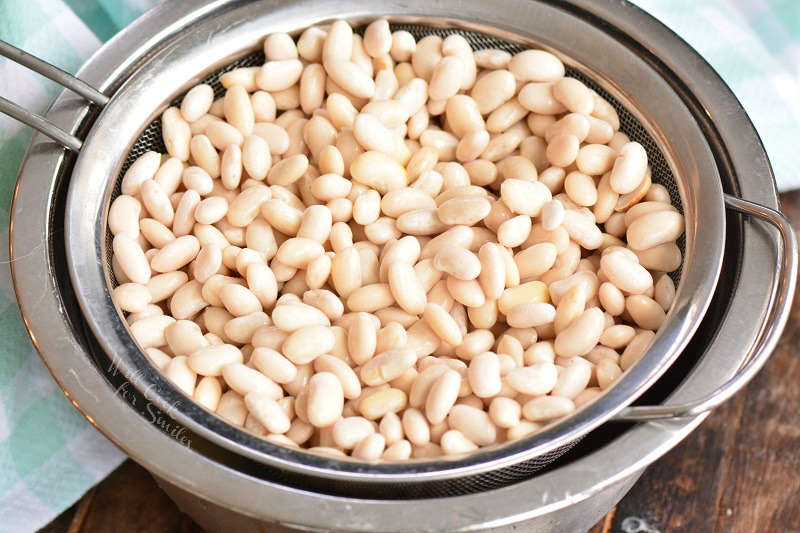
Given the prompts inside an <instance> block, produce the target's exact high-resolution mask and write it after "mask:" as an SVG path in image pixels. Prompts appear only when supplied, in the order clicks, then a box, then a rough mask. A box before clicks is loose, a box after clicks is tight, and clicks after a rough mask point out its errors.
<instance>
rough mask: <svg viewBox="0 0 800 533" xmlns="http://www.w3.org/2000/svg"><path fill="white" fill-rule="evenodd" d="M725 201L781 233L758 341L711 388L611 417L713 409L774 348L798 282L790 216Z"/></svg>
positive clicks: (680, 414) (625, 418) (684, 413)
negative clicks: (696, 396) (684, 398)
mask: <svg viewBox="0 0 800 533" xmlns="http://www.w3.org/2000/svg"><path fill="white" fill-rule="evenodd" d="M725 203H726V205H727V206H728V208H729V209H732V210H733V211H736V212H738V213H741V214H743V215H746V216H752V217H755V218H758V219H760V220H762V221H764V222H766V223H768V224H770V225H772V226H773V227H774V228H775V229H776V230H778V232H779V234H780V240H779V241H778V249H777V252H776V255H775V278H774V280H773V282H772V286H771V287H770V291H769V304H768V311H767V313H768V317H769V318H768V319H767V320H765V321H764V322H762V323H761V326H760V328H759V339H758V341H757V342H756V343H755V344H753V345H752V346H751V347H750V349H749V350H748V351H747V353H746V354H745V356H744V360H745V361H746V362H745V364H744V365H743V366H742V368H741V369H740V370H739V371H737V372H736V375H734V376H733V377H732V378H730V379H729V380H728V381H726V382H724V383H723V384H721V385H720V386H719V387H717V388H716V389H715V390H714V391H713V392H711V393H709V394H706V395H705V396H703V397H702V398H700V399H697V400H693V401H691V402H686V403H683V404H677V405H673V404H669V405H657V406H643V405H642V406H635V407H626V408H625V409H623V410H622V411H620V412H619V413H618V414H617V415H616V416H615V417H614V420H620V421H629V422H647V421H650V420H663V419H669V418H682V417H693V416H697V415H699V414H702V413H705V412H707V411H711V410H712V409H716V408H717V407H719V406H720V405H722V404H723V403H724V402H725V401H727V400H728V399H729V398H730V397H731V396H733V395H734V394H736V393H737V392H738V391H739V390H740V389H741V388H742V387H744V386H745V385H746V384H747V383H748V382H749V381H750V380H751V379H753V377H754V376H755V374H756V373H757V372H758V371H759V370H760V369H761V367H762V366H764V363H766V362H767V359H769V356H770V355H771V354H772V350H774V349H775V345H776V343H777V342H778V339H779V338H780V335H781V332H782V331H783V328H784V326H785V325H786V321H787V320H788V319H789V313H790V311H791V306H789V305H786V302H787V301H789V302H791V300H792V297H793V296H794V293H795V289H796V286H797V260H798V259H797V237H796V235H795V232H794V229H792V225H791V222H790V221H789V219H787V218H786V217H785V216H783V215H782V214H781V213H780V212H779V211H776V210H774V209H770V208H768V207H764V206H762V205H759V204H756V203H753V202H748V201H747V200H742V199H741V198H737V197H735V196H731V195H730V194H726V195H725Z"/></svg>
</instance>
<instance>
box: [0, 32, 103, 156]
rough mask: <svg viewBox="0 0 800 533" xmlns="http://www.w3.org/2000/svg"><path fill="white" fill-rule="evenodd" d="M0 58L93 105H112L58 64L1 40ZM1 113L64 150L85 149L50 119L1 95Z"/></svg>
mask: <svg viewBox="0 0 800 533" xmlns="http://www.w3.org/2000/svg"><path fill="white" fill-rule="evenodd" d="M0 55H2V56H4V57H6V58H8V59H10V60H11V61H14V62H15V63H19V64H20V65H22V66H24V67H27V68H29V69H31V70H32V71H34V72H37V73H39V74H41V75H42V76H45V77H46V78H49V79H51V80H53V81H54V82H56V83H58V84H59V85H61V86H62V87H64V88H65V89H69V90H71V91H73V92H74V93H76V94H79V95H80V96H83V97H84V98H86V99H87V100H89V101H90V102H93V103H95V104H97V105H98V106H100V107H103V106H105V105H106V104H107V103H108V97H107V96H106V95H104V94H103V93H101V92H100V91H98V90H97V89H95V88H94V87H92V86H91V85H89V84H88V83H86V82H84V81H83V80H80V79H78V78H76V77H75V76H73V75H72V74H70V73H68V72H65V71H63V70H61V69H60V68H58V67H56V66H54V65H51V64H50V63H48V62H46V61H42V60H41V59H39V58H38V57H35V56H32V55H30V54H29V53H27V52H25V51H24V50H20V49H19V48H17V47H16V46H13V45H11V44H8V43H7V42H5V41H3V40H0ZM0 112H2V113H4V114H6V115H8V116H10V117H11V118H14V119H16V120H18V121H20V122H22V123H23V124H26V125H28V126H30V127H32V128H33V129H35V130H37V131H39V132H41V133H43V134H44V135H47V136H48V137H50V138H51V139H53V140H54V141H56V142H57V143H59V144H60V145H61V146H63V147H64V148H67V149H69V150H73V151H75V152H77V151H79V150H80V149H81V145H82V144H83V143H82V141H81V140H80V139H78V138H77V137H75V136H74V135H71V134H69V133H67V132H66V131H64V130H62V129H61V128H59V127H58V126H56V125H55V124H53V123H52V122H50V121H49V120H47V119H46V118H44V117H41V116H39V115H36V114H34V113H31V112H30V111H26V110H25V109H23V108H22V107H20V106H18V105H17V104H15V103H14V102H11V101H9V100H7V99H6V98H3V97H1V96H0Z"/></svg>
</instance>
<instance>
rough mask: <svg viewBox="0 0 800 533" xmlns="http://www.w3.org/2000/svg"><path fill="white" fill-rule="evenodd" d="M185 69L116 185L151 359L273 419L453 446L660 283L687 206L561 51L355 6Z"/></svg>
mask: <svg viewBox="0 0 800 533" xmlns="http://www.w3.org/2000/svg"><path fill="white" fill-rule="evenodd" d="M264 51H265V54H266V62H265V63H264V65H263V66H260V67H247V68H237V69H235V70H232V71H230V72H226V73H224V74H222V75H221V78H220V81H221V83H222V85H223V86H224V87H225V89H226V93H225V95H224V97H223V98H220V99H217V100H214V93H213V90H212V88H211V87H210V86H209V85H205V84H201V85H197V86H196V87H194V88H192V89H191V90H190V91H189V92H188V93H187V94H186V96H185V97H184V99H183V101H182V104H181V106H180V108H177V107H170V108H169V109H167V110H166V111H165V112H164V113H163V116H162V131H163V138H164V143H165V145H166V147H167V151H168V154H159V153H155V152H147V153H145V154H143V155H142V156H140V157H139V158H138V159H137V160H136V161H135V162H134V163H133V164H132V165H131V167H130V168H129V169H128V170H127V172H126V173H125V175H124V177H123V179H122V194H121V195H120V196H119V197H117V198H116V199H115V200H114V202H113V203H112V205H111V207H110V210H109V213H108V225H109V229H110V231H111V233H112V234H113V235H114V239H113V254H114V255H113V261H112V264H113V271H114V275H115V276H116V279H117V281H118V282H119V285H118V286H117V287H116V288H115V289H114V290H113V298H114V301H115V302H116V304H117V305H118V306H119V307H120V308H121V309H122V311H124V312H125V313H126V317H127V321H128V324H129V325H130V330H131V333H132V334H133V336H134V337H135V339H136V341H137V342H138V343H139V345H140V346H141V347H142V349H143V350H144V351H145V352H146V353H147V355H148V357H149V358H150V360H151V361H152V363H153V364H154V365H155V366H157V367H158V368H159V369H160V370H161V371H162V372H163V374H164V375H165V376H166V377H167V378H168V379H169V380H171V381H172V382H173V383H174V384H175V385H176V386H177V387H178V388H180V389H181V390H182V391H183V392H185V393H186V394H187V395H188V396H191V397H192V398H193V399H194V400H195V401H196V402H197V403H199V404H200V405H202V406H204V407H205V408H207V409H208V410H210V411H212V412H215V413H216V414H217V415H219V416H220V417H222V418H223V419H225V420H227V421H228V422H230V423H231V424H234V425H237V426H242V427H244V428H245V429H246V430H248V431H250V432H252V433H253V434H255V435H258V436H261V437H263V438H265V439H267V440H269V441H272V442H275V443H279V444H283V445H286V446H292V447H303V448H307V449H310V450H312V451H317V452H319V453H324V454H332V455H349V456H352V457H354V458H359V459H363V460H369V461H375V460H389V461H396V460H404V459H409V458H419V457H435V456H439V455H443V454H446V455H452V454H464V453H467V452H470V451H472V450H475V449H477V448H479V447H482V446H488V445H492V444H495V443H502V442H505V441H510V440H514V439H519V438H522V437H524V436H527V435H530V434H531V433H532V432H535V431H537V430H538V429H539V428H540V427H543V426H544V425H545V424H548V423H550V422H551V421H553V420H556V419H559V418H561V417H564V416H567V415H569V414H570V413H572V412H573V411H575V409H576V408H578V407H579V406H581V405H583V404H585V403H587V402H589V401H591V400H592V399H593V398H595V397H597V396H598V395H599V394H601V392H602V391H603V390H605V389H607V388H608V387H610V386H611V385H612V384H613V383H614V381H615V380H616V379H617V378H618V377H619V376H620V375H621V374H622V373H623V371H625V370H626V369H627V368H629V367H630V366H631V365H633V364H634V363H635V362H636V361H637V360H638V359H639V358H640V357H641V356H642V354H643V353H644V352H645V351H646V349H647V347H648V346H649V344H650V342H651V341H652V339H653V337H654V335H655V333H654V332H655V331H656V330H657V329H658V328H659V327H660V326H661V324H662V322H663V321H664V319H665V313H666V311H667V310H668V309H669V307H670V305H671V303H672V300H673V298H674V294H675V287H674V284H673V282H672V280H671V279H670V277H669V276H668V275H666V273H667V272H671V271H673V270H675V269H677V268H678V267H679V266H680V265H681V260H682V258H681V252H680V250H679V248H678V246H677V245H676V243H675V240H676V239H678V238H679V237H680V235H681V234H682V233H683V231H684V221H683V216H682V215H681V214H680V213H679V212H678V210H677V209H675V207H673V206H672V205H671V204H670V198H669V194H668V192H667V190H666V189H665V188H664V187H663V186H661V185H658V184H654V183H652V182H651V175H650V169H649V167H648V163H647V154H646V153H645V150H644V149H643V148H642V146H641V145H640V144H638V143H636V142H631V141H630V140H629V139H628V137H627V136H626V135H625V134H624V133H621V132H619V131H618V129H619V118H618V116H617V113H616V111H615V110H614V108H613V107H612V106H611V105H610V104H609V103H608V102H607V101H605V100H604V99H603V98H601V97H600V96H599V95H598V94H597V93H595V92H594V91H593V90H591V89H589V88H588V87H586V86H585V85H584V84H583V83H582V82H580V81H578V80H576V79H573V78H569V77H565V70H564V65H563V64H562V62H561V61H560V60H559V59H558V58H557V57H556V56H554V55H552V54H550V53H548V52H545V51H541V50H528V51H525V52H522V53H519V54H517V55H515V56H513V57H512V56H511V55H509V54H508V53H507V52H504V51H500V50H480V51H475V52H473V50H472V49H471V48H470V45H469V44H468V43H467V41H466V40H465V39H464V38H463V37H461V36H459V35H451V36H449V37H447V38H445V39H442V38H440V37H437V36H429V37H425V38H424V39H421V40H420V41H419V42H415V39H414V38H413V37H412V35H411V34H410V33H408V32H405V31H396V32H394V33H392V32H391V31H390V28H389V24H388V23H387V21H385V20H377V21H375V22H373V23H372V24H370V25H369V26H368V27H367V29H366V32H365V33H364V37H363V38H362V37H360V36H359V35H356V34H354V33H353V31H352V28H351V27H350V26H349V25H348V24H347V23H346V22H344V21H338V22H336V23H334V24H332V25H330V26H329V27H326V28H319V27H313V28H309V29H307V30H306V31H305V32H303V34H302V35H301V36H300V37H299V39H298V41H297V42H296V43H295V41H294V40H293V39H292V38H291V37H290V36H289V35H287V34H283V33H277V34H272V35H269V36H268V37H267V38H266V41H265V43H264Z"/></svg>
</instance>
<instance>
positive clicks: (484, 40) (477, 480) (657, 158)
mask: <svg viewBox="0 0 800 533" xmlns="http://www.w3.org/2000/svg"><path fill="white" fill-rule="evenodd" d="M395 30H406V31H408V32H410V33H411V34H412V35H414V36H415V37H416V38H417V39H421V38H422V37H425V36H427V35H439V36H441V37H446V36H448V35H451V34H454V33H459V34H461V35H463V36H464V37H465V38H466V39H467V41H468V42H469V43H470V44H471V45H472V47H473V49H475V50H482V49H486V48H498V49H501V50H505V51H507V52H509V53H512V54H514V53H517V52H520V51H522V50H525V49H527V48H528V47H526V46H524V45H520V44H519V43H515V42H512V41H507V40H503V39H498V38H496V37H493V36H489V35H486V34H483V33H478V32H472V31H465V30H461V29H454V28H440V27H433V26H425V25H418V24H392V31H395ZM359 32H363V28H361V29H360V31H359ZM263 63H264V54H263V53H262V52H260V51H259V52H253V53H251V54H249V55H247V56H244V57H242V58H240V59H239V60H237V61H235V62H233V63H231V64H229V65H228V66H226V67H224V68H222V69H220V70H218V71H216V72H214V73H212V74H209V75H208V76H206V77H205V78H204V79H203V82H204V83H208V84H209V85H211V87H212V88H213V89H214V94H215V97H221V96H223V95H224V91H225V89H224V88H223V87H222V85H221V84H220V82H219V77H220V75H221V74H222V73H224V72H228V71H230V70H233V69H235V68H239V67H249V66H255V65H261V64H263ZM567 74H568V75H569V76H572V77H575V78H578V79H580V80H581V81H583V82H584V83H585V84H586V85H587V86H589V87H591V88H592V89H594V90H595V91H597V92H598V93H599V94H600V95H601V96H602V97H603V98H605V99H606V100H607V101H608V102H610V103H611V104H612V105H613V106H614V107H615V109H616V110H617V113H618V114H619V119H620V131H622V132H624V133H626V134H627V135H628V136H629V137H630V138H631V140H634V141H637V142H639V143H640V144H641V145H642V146H643V147H644V148H645V150H646V151H647V155H648V160H649V164H650V167H651V170H652V180H653V183H660V184H661V185H663V186H664V187H666V189H667V190H668V191H669V194H670V198H671V200H672V203H673V205H675V206H676V207H678V209H679V210H680V211H681V212H683V209H682V203H681V198H680V194H679V191H678V186H677V182H676V180H675V176H674V175H673V173H672V170H671V169H670V167H669V165H668V164H667V161H666V158H665V157H664V154H663V153H662V152H661V150H660V149H659V148H658V145H657V144H656V142H655V140H654V139H653V138H652V136H651V135H650V134H649V133H648V132H647V130H646V129H645V127H644V126H643V125H642V124H641V123H640V122H639V121H638V120H637V119H636V118H635V117H634V115H633V114H632V113H631V112H630V111H628V110H627V109H626V108H625V107H624V106H623V105H622V104H621V103H620V102H619V101H618V100H617V99H616V98H614V97H613V96H612V95H611V94H609V93H608V92H607V91H605V90H604V89H603V88H602V87H600V86H599V85H598V84H597V83H596V82H595V81H594V80H592V79H591V78H590V77H587V76H586V75H585V74H584V73H583V72H581V71H579V70H577V69H575V68H573V67H567ZM180 101H181V97H179V98H177V99H175V100H174V101H173V102H172V105H179V104H180ZM148 150H154V151H157V152H159V153H166V147H165V146H164V142H163V140H162V137H161V119H160V118H158V119H156V120H154V121H153V122H151V123H150V124H149V125H148V126H147V128H145V130H144V131H143V132H142V134H141V135H140V136H139V138H138V139H137V140H136V142H135V143H134V145H133V147H132V148H131V151H130V153H129V154H128V157H127V158H126V160H125V162H124V164H123V166H122V170H121V172H120V174H119V176H117V183H116V185H115V188H114V191H113V193H112V197H111V200H112V201H113V199H114V198H116V196H117V195H119V193H120V183H121V180H122V176H123V175H124V173H125V171H126V170H127V169H128V167H130V165H131V164H132V163H133V162H134V161H135V160H136V159H137V158H138V157H139V156H140V155H141V154H143V153H144V152H146V151H148ZM111 237H112V236H111V233H110V232H107V234H106V244H107V247H106V250H107V255H106V260H107V266H108V269H109V270H108V271H109V272H111ZM677 244H678V246H679V248H680V250H681V253H683V252H684V246H685V240H684V237H683V236H681V238H680V240H679V241H678V243H677ZM681 270H682V267H681V268H680V269H678V270H677V271H675V272H673V273H672V274H670V276H671V277H672V279H673V281H674V282H675V284H676V285H677V284H678V282H679V281H680V275H681ZM112 279H113V275H112ZM578 440H580V439H578ZM578 440H575V441H572V442H570V443H568V444H566V445H564V446H561V447H558V448H556V449H554V450H551V451H550V452H548V453H545V454H542V455H539V456H537V457H534V458H531V459H528V460H526V461H523V462H520V463H517V464H515V465H512V466H508V467H505V468H502V469H498V470H494V471H489V472H485V473H482V474H476V475H470V476H466V477H460V478H456V479H450V480H442V481H426V482H423V483H420V482H409V483H397V484H394V483H393V484H390V485H387V486H383V487H380V488H379V487H376V486H375V485H374V484H370V483H362V484H359V483H349V482H348V483H347V485H348V486H347V487H341V486H338V487H337V486H336V485H338V484H341V483H342V482H334V481H330V480H329V481H326V482H325V485H326V486H327V487H328V489H329V491H330V492H334V493H342V492H344V493H347V494H352V493H354V492H355V493H358V492H361V491H363V493H364V494H366V495H368V496H369V497H371V498H382V497H385V498H392V497H394V498H397V497H400V498H421V497H445V496H453V495H458V494H469V493H476V492H483V491H487V490H492V489H495V488H499V487H503V486H506V485H510V484H513V483H515V482H519V481H522V480H524V479H528V478H530V477H531V476H533V474H534V473H535V472H537V471H538V470H540V469H542V468H543V467H545V466H547V465H548V464H550V463H551V462H552V461H554V460H556V459H558V458H559V457H560V456H561V455H563V454H564V453H566V452H567V451H568V450H569V449H570V448H571V447H572V446H574V445H575V444H577V442H578ZM359 485H363V487H360V486H359ZM342 489H346V490H342Z"/></svg>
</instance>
